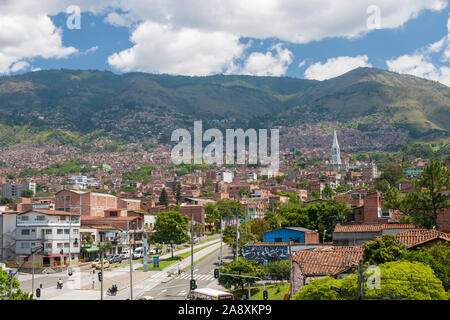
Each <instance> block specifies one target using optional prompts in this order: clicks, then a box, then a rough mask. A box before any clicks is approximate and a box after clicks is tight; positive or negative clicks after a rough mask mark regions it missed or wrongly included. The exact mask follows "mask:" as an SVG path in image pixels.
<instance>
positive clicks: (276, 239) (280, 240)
mask: <svg viewBox="0 0 450 320" xmlns="http://www.w3.org/2000/svg"><path fill="white" fill-rule="evenodd" d="M275 242H283V238H275Z"/></svg>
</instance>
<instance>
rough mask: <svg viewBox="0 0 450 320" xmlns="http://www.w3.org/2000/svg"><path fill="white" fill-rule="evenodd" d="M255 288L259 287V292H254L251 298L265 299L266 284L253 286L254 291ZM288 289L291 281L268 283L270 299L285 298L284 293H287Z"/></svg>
mask: <svg viewBox="0 0 450 320" xmlns="http://www.w3.org/2000/svg"><path fill="white" fill-rule="evenodd" d="M254 289H258V292H257V293H256V294H255V293H252V297H251V299H250V300H263V290H264V286H259V287H251V290H252V292H253V291H254ZM288 289H289V283H280V284H273V285H266V290H267V293H268V295H269V300H283V298H284V295H285V294H286V293H287V291H288Z"/></svg>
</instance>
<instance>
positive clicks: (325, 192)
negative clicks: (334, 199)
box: [322, 184, 334, 198]
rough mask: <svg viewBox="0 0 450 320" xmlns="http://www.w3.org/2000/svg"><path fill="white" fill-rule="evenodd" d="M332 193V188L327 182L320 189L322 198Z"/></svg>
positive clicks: (329, 196)
mask: <svg viewBox="0 0 450 320" xmlns="http://www.w3.org/2000/svg"><path fill="white" fill-rule="evenodd" d="M333 194H334V192H333V189H332V188H331V187H330V185H329V184H327V185H326V186H325V188H324V189H323V191H322V195H323V197H324V198H331V196H332V195H333Z"/></svg>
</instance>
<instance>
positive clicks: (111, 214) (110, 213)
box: [109, 211, 117, 217]
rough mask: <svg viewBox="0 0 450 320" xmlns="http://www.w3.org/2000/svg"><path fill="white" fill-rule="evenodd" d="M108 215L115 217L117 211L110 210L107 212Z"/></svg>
mask: <svg viewBox="0 0 450 320" xmlns="http://www.w3.org/2000/svg"><path fill="white" fill-rule="evenodd" d="M109 216H110V217H117V211H110V212H109Z"/></svg>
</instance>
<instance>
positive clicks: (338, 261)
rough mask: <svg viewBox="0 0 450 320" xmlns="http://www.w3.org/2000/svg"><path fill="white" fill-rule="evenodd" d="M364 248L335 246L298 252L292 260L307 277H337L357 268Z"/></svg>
mask: <svg viewBox="0 0 450 320" xmlns="http://www.w3.org/2000/svg"><path fill="white" fill-rule="evenodd" d="M363 251H364V248H363V247H362V246H345V247H340V246H335V247H324V248H315V249H310V250H299V251H296V252H295V253H294V255H293V257H292V260H293V261H295V262H296V263H298V264H299V266H300V269H301V270H302V273H303V274H304V275H307V276H319V275H337V274H340V273H342V272H345V271H347V270H348V269H350V268H352V267H354V266H357V265H358V263H359V260H361V258H362V254H363Z"/></svg>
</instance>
